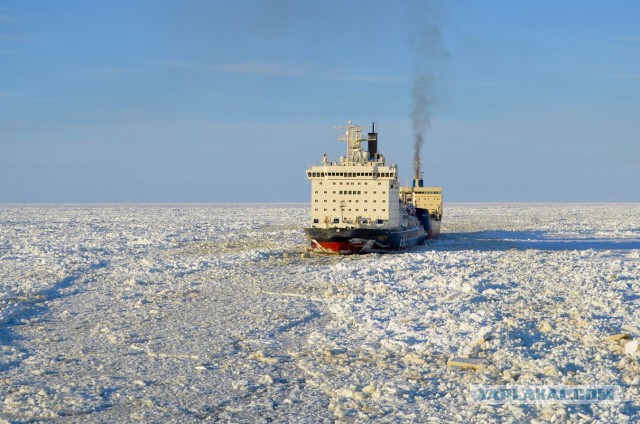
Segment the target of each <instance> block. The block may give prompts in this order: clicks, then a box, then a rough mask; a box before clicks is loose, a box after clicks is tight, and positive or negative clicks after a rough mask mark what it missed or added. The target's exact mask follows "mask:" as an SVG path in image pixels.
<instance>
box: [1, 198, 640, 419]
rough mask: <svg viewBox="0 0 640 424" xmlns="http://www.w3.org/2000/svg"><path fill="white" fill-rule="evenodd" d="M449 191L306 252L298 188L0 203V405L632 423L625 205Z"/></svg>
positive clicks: (67, 415)
mask: <svg viewBox="0 0 640 424" xmlns="http://www.w3.org/2000/svg"><path fill="white" fill-rule="evenodd" d="M446 206H447V209H446V211H445V220H444V221H443V224H444V225H443V232H444V234H443V236H442V237H441V238H440V239H439V240H437V241H433V242H431V243H430V244H428V245H425V246H422V247H420V248H419V249H416V250H414V251H411V252H407V253H401V254H388V255H376V254H372V255H364V256H355V257H324V256H318V257H315V256H314V257H311V258H308V259H305V258H302V257H301V256H300V252H301V251H302V249H303V247H304V246H305V244H306V241H305V239H304V235H303V231H302V229H303V228H304V226H305V225H306V224H307V221H308V219H309V215H308V209H307V208H306V207H305V206H302V205H282V204H278V205H264V204H262V205H202V206H196V205H167V206H160V205H158V206H149V205H145V206H131V205H127V206H122V205H112V206H42V207H28V206H3V207H0V418H1V419H4V420H6V421H8V422H32V421H36V420H51V421H54V422H78V423H80V422H83V423H84V422H131V421H142V422H181V423H182V422H200V421H203V420H204V421H230V422H267V421H276V422H334V421H339V422H347V421H348V422H362V421H367V420H374V419H378V420H382V421H391V422H400V421H402V422H404V421H406V422H425V421H433V422H441V421H456V422H459V421H463V422H495V421H497V420H498V421H501V420H504V421H506V422H512V421H519V422H547V421H556V422H558V421H569V422H592V421H593V422H629V423H631V422H638V421H639V420H640V352H638V340H639V339H640V330H639V328H640V205H637V204H614V205H577V204H571V205H535V204H532V205H525V204H518V205H513V204H511V205H496V204H491V205H481V204H473V205H471V204H457V205H451V204H449V205H446ZM476 384H490V385H513V384H522V385H538V384H543V385H615V386H618V387H620V394H621V396H620V402H616V403H609V404H593V405H562V404H550V405H523V404H509V405H491V404H482V403H473V402H472V401H471V399H470V390H471V389H470V387H471V385H476ZM1 419H0V421H1Z"/></svg>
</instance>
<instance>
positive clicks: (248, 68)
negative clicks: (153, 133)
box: [169, 63, 407, 82]
mask: <svg viewBox="0 0 640 424" xmlns="http://www.w3.org/2000/svg"><path fill="white" fill-rule="evenodd" d="M169 65H170V66H175V67H180V68H185V69H191V70H197V71H203V72H224V73H230V74H251V75H265V76H274V77H297V78H312V79H323V80H334V81H360V82H399V81H406V80H407V77H398V76H392V75H373V74H365V73H339V72H329V71H318V70H313V69H309V68H300V67H294V66H290V65H284V64H271V63H227V64H222V65H205V64H201V63H172V64H169Z"/></svg>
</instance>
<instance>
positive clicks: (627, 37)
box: [611, 34, 640, 43]
mask: <svg viewBox="0 0 640 424" xmlns="http://www.w3.org/2000/svg"><path fill="white" fill-rule="evenodd" d="M611 38H612V39H613V40H616V41H626V42H628V43H640V34H623V35H617V36H615V37H611Z"/></svg>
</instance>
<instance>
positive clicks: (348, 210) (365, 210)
mask: <svg viewBox="0 0 640 424" xmlns="http://www.w3.org/2000/svg"><path fill="white" fill-rule="evenodd" d="M372 210H373V212H376V211H377V209H372ZM315 211H316V212H318V208H316V209H315ZM324 211H325V212H326V211H327V209H326V208H325V209H324ZM333 211H334V212H335V211H336V210H335V209H333ZM355 211H356V212H360V209H356V210H355ZM362 211H363V212H367V211H368V210H367V209H362ZM380 211H382V212H386V211H387V210H386V209H380ZM347 212H351V209H347Z"/></svg>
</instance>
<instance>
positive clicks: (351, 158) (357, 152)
mask: <svg viewBox="0 0 640 424" xmlns="http://www.w3.org/2000/svg"><path fill="white" fill-rule="evenodd" d="M337 128H338V129H341V130H345V132H344V135H343V136H341V137H339V138H338V140H339V141H345V142H346V143H347V157H346V164H347V165H352V164H354V163H361V162H363V161H365V160H366V159H368V158H364V155H363V154H362V146H361V144H362V142H363V141H367V139H366V138H362V129H363V128H364V127H362V126H360V125H353V124H352V123H351V121H349V124H348V125H345V126H340V127H337Z"/></svg>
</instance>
